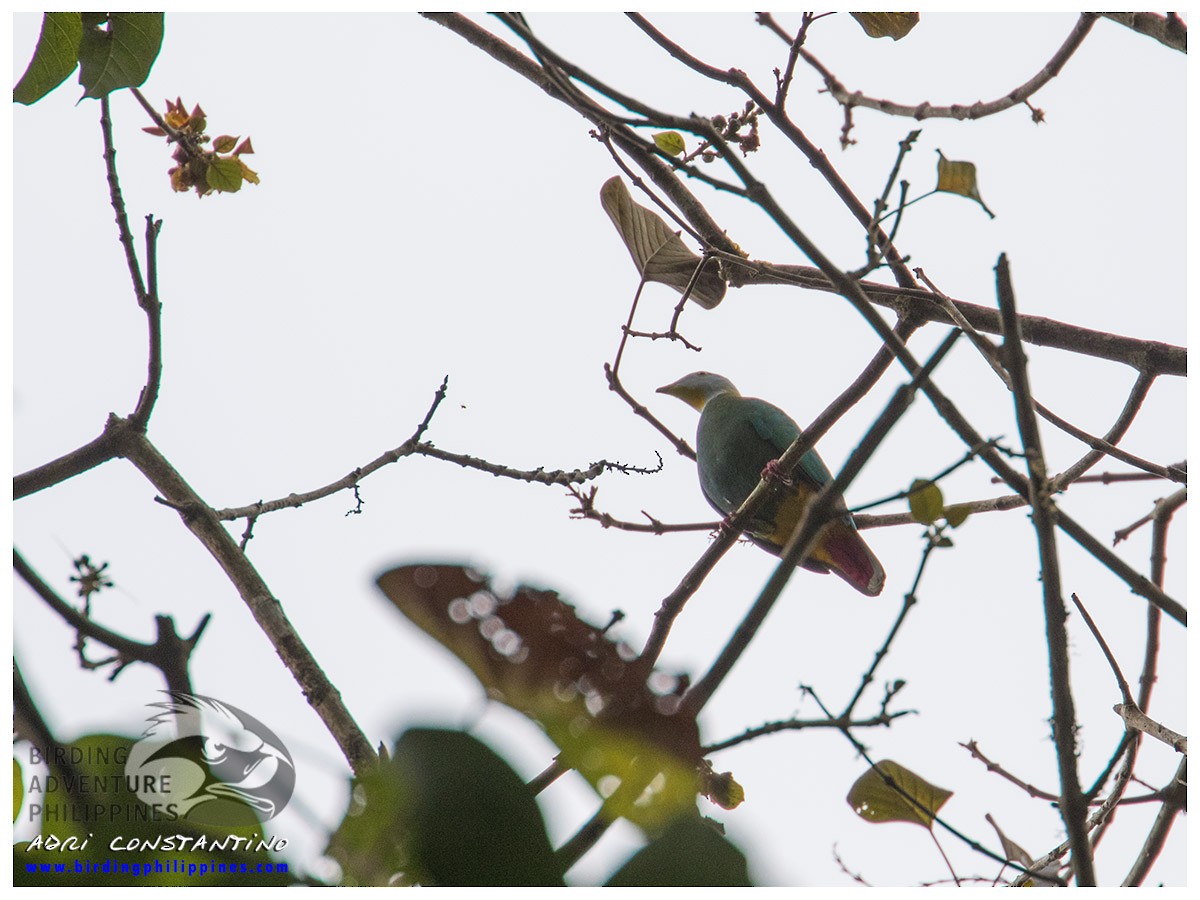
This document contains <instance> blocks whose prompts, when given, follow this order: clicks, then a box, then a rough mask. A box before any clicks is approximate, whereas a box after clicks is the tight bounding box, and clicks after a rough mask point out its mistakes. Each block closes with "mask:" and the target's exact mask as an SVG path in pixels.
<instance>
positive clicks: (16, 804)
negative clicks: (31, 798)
mask: <svg viewBox="0 0 1200 900" xmlns="http://www.w3.org/2000/svg"><path fill="white" fill-rule="evenodd" d="M24 802H25V782H24V779H23V778H22V777H21V764H20V763H19V762H17V758H16V757H15V756H14V757H13V823H14V824H15V823H16V821H17V816H19V815H20V814H21V804H22V803H24Z"/></svg>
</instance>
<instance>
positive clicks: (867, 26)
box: [850, 12, 921, 41]
mask: <svg viewBox="0 0 1200 900" xmlns="http://www.w3.org/2000/svg"><path fill="white" fill-rule="evenodd" d="M850 15H851V16H852V17H853V18H854V21H855V22H857V23H858V24H859V25H860V26H861V27H862V30H863V31H865V32H866V33H867V34H868V35H869V36H870V37H873V38H881V37H890V38H891V39H892V40H893V41H898V40H900V38H902V37H904V36H905V35H906V34H908V33H909V32H910V31H912V30H913V29H914V28H916V27H917V23H918V22H920V21H921V14H920V13H915V12H852V13H850Z"/></svg>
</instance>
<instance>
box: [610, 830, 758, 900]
mask: <svg viewBox="0 0 1200 900" xmlns="http://www.w3.org/2000/svg"><path fill="white" fill-rule="evenodd" d="M608 887H753V884H752V882H751V881H750V874H749V872H748V871H747V870H746V857H745V856H743V855H742V852H741V851H740V850H738V849H737V847H735V846H733V844H731V843H729V841H728V840H726V839H725V837H724V836H722V835H720V834H718V833H717V831H716V829H715V828H714V827H713V826H712V825H710V824H708V823H707V822H705V821H704V820H703V819H701V818H700V817H699V816H682V817H680V818H679V819H677V820H676V821H675V822H673V823H672V824H671V825H670V826H669V827H668V828H667V829H666V830H665V831H664V832H663V833H662V834H661V835H659V836H658V837H657V838H655V839H654V840H653V841H651V842H650V843H649V844H647V845H646V846H645V847H643V848H642V849H641V850H639V851H638V852H637V853H635V854H634V855H633V857H632V858H630V860H629V862H627V863H625V865H623V866H622V867H621V868H620V869H618V870H617V872H616V873H614V874H613V876H612V877H611V878H610V879H609V880H608Z"/></svg>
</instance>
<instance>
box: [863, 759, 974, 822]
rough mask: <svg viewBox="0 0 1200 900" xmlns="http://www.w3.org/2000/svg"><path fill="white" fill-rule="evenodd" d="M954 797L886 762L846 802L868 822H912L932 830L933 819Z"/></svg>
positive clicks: (865, 777)
mask: <svg viewBox="0 0 1200 900" xmlns="http://www.w3.org/2000/svg"><path fill="white" fill-rule="evenodd" d="M953 793H954V792H953V791H948V790H946V789H945V788H940V787H938V786H937V785H933V784H930V783H929V782H928V781H926V780H925V779H924V778H922V777H921V776H920V775H918V774H917V773H915V772H912V771H909V770H908V769H906V768H904V766H902V765H900V763H898V762H893V761H892V760H890V759H885V760H883V762H880V763H877V764H876V765H875V766H874V767H872V768H870V769H868V770H867V771H866V772H864V773H863V774H862V776H861V777H859V779H858V780H857V781H856V782H854V786H853V787H851V788H850V793H849V794H847V795H846V802H847V803H849V804H850V808H851V809H853V810H854V811H855V812H856V813H857V814H858V815H860V816H862V817H863V818H864V819H866V820H867V821H868V822H912V823H913V824H915V825H921V826H923V827H925V828H931V827H932V825H933V816H934V815H936V814H937V812H938V810H940V809H941V808H942V806H944V805H945V803H946V801H947V800H949V799H950V797H951V796H952V795H953Z"/></svg>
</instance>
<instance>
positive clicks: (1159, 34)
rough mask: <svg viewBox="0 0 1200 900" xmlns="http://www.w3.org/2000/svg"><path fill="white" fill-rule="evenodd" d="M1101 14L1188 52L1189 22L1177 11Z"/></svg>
mask: <svg viewBox="0 0 1200 900" xmlns="http://www.w3.org/2000/svg"><path fill="white" fill-rule="evenodd" d="M1100 15H1102V16H1104V18H1106V19H1112V20H1113V21H1114V22H1117V23H1119V24H1121V25H1124V26H1125V27H1126V28H1130V29H1132V30H1134V31H1136V32H1138V33H1139V34H1144V35H1146V37H1150V38H1154V40H1156V41H1158V42H1159V43H1160V44H1162V45H1163V46H1164V47H1170V48H1171V49H1172V50H1178V51H1180V52H1181V53H1187V23H1186V22H1184V21H1183V19H1181V18H1179V16H1178V15H1177V14H1176V13H1167V14H1166V15H1165V16H1160V15H1159V14H1158V13H1152V12H1106V13H1100Z"/></svg>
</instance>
